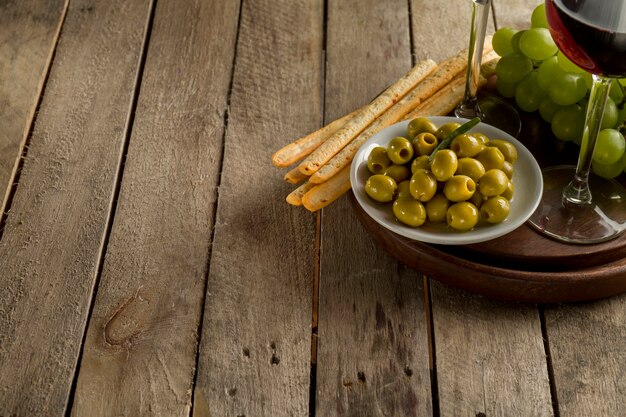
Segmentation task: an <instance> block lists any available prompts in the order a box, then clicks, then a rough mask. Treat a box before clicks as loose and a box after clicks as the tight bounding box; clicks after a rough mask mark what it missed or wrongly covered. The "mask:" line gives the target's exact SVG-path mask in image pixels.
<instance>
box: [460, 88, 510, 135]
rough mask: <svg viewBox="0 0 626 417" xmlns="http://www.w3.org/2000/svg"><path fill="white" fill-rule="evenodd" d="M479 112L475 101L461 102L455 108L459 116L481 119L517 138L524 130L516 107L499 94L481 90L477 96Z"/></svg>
mask: <svg viewBox="0 0 626 417" xmlns="http://www.w3.org/2000/svg"><path fill="white" fill-rule="evenodd" d="M477 104H478V109H479V110H478V112H477V111H476V106H475V105H474V103H473V102H469V103H467V102H466V103H461V104H460V105H459V106H458V107H457V108H456V109H455V110H454V114H455V115H456V116H457V117H464V118H467V119H472V118H474V117H480V119H481V120H482V121H483V122H485V123H487V124H490V125H492V126H495V127H497V128H498V129H500V130H504V131H505V132H506V133H508V134H509V135H511V136H513V137H514V138H517V136H518V135H519V133H520V131H521V130H522V122H521V120H520V117H519V114H518V113H517V110H516V109H515V107H513V106H512V105H511V104H509V103H507V102H506V101H504V100H502V99H501V98H499V97H498V96H495V95H493V94H489V93H486V92H484V91H479V92H478V96H477Z"/></svg>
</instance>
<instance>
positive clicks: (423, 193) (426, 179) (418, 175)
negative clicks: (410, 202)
mask: <svg viewBox="0 0 626 417" xmlns="http://www.w3.org/2000/svg"><path fill="white" fill-rule="evenodd" d="M409 191H410V192H411V195H412V196H413V198H415V199H416V200H419V201H422V202H426V201H428V200H430V199H431V198H433V196H434V195H435V193H436V192H437V180H436V179H435V176H434V175H433V173H432V172H430V171H427V170H425V169H418V170H417V171H415V173H414V174H413V176H412V177H411V183H410V185H409Z"/></svg>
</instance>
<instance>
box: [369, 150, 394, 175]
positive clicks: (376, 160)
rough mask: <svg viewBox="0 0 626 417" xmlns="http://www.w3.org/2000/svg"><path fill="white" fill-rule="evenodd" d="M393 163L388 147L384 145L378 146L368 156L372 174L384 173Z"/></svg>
mask: <svg viewBox="0 0 626 417" xmlns="http://www.w3.org/2000/svg"><path fill="white" fill-rule="evenodd" d="M391 164H392V162H391V159H389V155H387V149H385V148H384V147H382V146H376V147H375V148H374V149H372V150H371V151H370V154H369V155H368V157H367V168H368V169H369V170H370V172H371V173H372V174H382V173H383V171H384V170H385V168H387V167H388V166H389V165H391Z"/></svg>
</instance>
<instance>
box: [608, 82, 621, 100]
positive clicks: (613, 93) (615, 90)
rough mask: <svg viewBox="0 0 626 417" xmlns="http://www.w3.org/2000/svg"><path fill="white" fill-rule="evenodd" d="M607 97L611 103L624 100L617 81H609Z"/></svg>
mask: <svg viewBox="0 0 626 417" xmlns="http://www.w3.org/2000/svg"><path fill="white" fill-rule="evenodd" d="M609 97H611V98H612V99H613V101H615V102H617V103H620V102H621V101H622V100H623V99H624V89H623V87H622V86H621V84H620V83H619V81H618V80H615V79H614V80H611V88H610V90H609Z"/></svg>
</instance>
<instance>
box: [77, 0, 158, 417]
mask: <svg viewBox="0 0 626 417" xmlns="http://www.w3.org/2000/svg"><path fill="white" fill-rule="evenodd" d="M68 3H69V0H68ZM156 3H157V0H151V1H150V6H149V9H148V18H147V19H146V24H145V29H144V38H143V44H142V45H141V54H140V55H139V60H138V64H137V72H136V74H135V81H134V91H133V96H132V99H131V103H130V107H129V112H128V116H127V118H126V126H125V128H124V144H123V149H122V152H121V156H120V160H119V161H118V164H117V166H118V169H117V173H116V174H115V185H114V189H113V194H112V197H111V205H110V207H109V213H108V218H107V219H106V226H105V231H104V237H103V239H102V244H101V246H100V251H99V252H100V253H99V255H98V260H97V273H96V277H95V283H94V286H93V290H92V293H91V298H90V300H89V313H88V314H87V322H86V324H85V328H84V330H83V336H82V340H81V344H80V345H81V348H80V352H79V354H78V357H77V359H76V364H75V365H74V377H73V378H72V384H71V386H70V393H69V397H68V403H67V404H68V405H67V408H66V412H65V415H66V417H70V416H71V415H72V406H73V404H74V397H75V395H76V387H77V384H78V374H79V373H80V364H81V362H82V358H83V352H84V348H85V340H86V338H87V329H89V323H90V321H91V316H92V313H93V309H94V305H95V300H96V296H97V293H98V286H99V284H100V277H101V276H102V271H103V268H104V259H105V257H106V250H107V247H108V244H109V238H110V236H111V230H112V228H113V219H114V218H115V212H116V210H117V202H118V199H119V194H120V189H121V184H122V180H123V177H124V166H125V164H126V155H127V153H128V145H129V143H130V137H131V135H132V131H133V124H134V121H135V112H136V110H137V102H138V100H139V93H140V90H141V81H142V78H143V70H144V66H145V62H146V56H147V52H148V47H149V45H150V33H151V31H152V23H153V21H154V14H155V9H156Z"/></svg>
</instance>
